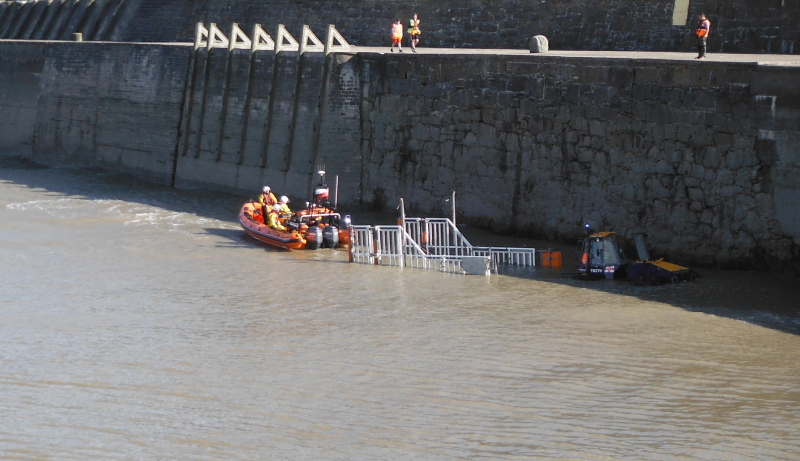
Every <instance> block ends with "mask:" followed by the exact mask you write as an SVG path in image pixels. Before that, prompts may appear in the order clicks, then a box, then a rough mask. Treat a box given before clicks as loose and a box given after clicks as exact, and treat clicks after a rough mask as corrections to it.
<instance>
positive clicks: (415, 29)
mask: <svg viewBox="0 0 800 461" xmlns="http://www.w3.org/2000/svg"><path fill="white" fill-rule="evenodd" d="M408 23H409V25H410V26H411V27H409V28H408V33H409V34H411V35H419V19H417V20H414V18H411V19H410V20H409V21H408Z"/></svg>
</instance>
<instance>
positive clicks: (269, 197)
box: [258, 192, 278, 206]
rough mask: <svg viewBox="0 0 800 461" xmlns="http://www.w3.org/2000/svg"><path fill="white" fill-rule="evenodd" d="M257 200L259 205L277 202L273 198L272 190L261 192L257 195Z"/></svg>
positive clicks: (270, 204) (269, 204)
mask: <svg viewBox="0 0 800 461" xmlns="http://www.w3.org/2000/svg"><path fill="white" fill-rule="evenodd" d="M258 201H259V202H260V203H261V205H266V206H272V205H275V204H276V203H278V200H277V199H276V198H275V194H273V193H272V192H262V193H261V195H260V196H259V197H258Z"/></svg>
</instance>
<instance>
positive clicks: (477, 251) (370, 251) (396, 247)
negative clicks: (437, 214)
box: [350, 218, 537, 273]
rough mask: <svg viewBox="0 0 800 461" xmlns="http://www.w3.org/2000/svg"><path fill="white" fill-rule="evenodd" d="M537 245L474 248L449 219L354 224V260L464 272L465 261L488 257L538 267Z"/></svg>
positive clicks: (494, 266)
mask: <svg viewBox="0 0 800 461" xmlns="http://www.w3.org/2000/svg"><path fill="white" fill-rule="evenodd" d="M536 254H537V251H536V250H535V249H534V248H514V247H474V246H472V245H471V244H470V243H469V241H468V240H467V239H466V237H464V234H462V233H461V231H459V230H458V228H457V227H456V226H455V225H454V224H453V222H452V221H451V220H450V219H447V218H405V219H404V220H403V225H402V226H399V225H398V226H368V225H353V226H350V262H354V263H358V264H373V265H381V266H400V267H414V268H418V269H429V270H438V271H440V272H447V273H464V270H463V266H462V260H463V258H464V257H468V256H478V257H486V258H489V259H490V261H491V267H492V270H493V271H494V272H495V273H497V267H498V266H499V265H501V264H507V265H518V266H528V267H535V266H536Z"/></svg>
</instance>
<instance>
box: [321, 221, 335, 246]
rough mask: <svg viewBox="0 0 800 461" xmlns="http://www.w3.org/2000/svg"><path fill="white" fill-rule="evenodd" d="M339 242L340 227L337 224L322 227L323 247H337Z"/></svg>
mask: <svg viewBox="0 0 800 461" xmlns="http://www.w3.org/2000/svg"><path fill="white" fill-rule="evenodd" d="M338 244H339V228H338V227H336V226H325V228H324V229H322V247H323V248H336V245H338Z"/></svg>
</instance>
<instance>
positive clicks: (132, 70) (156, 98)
mask: <svg viewBox="0 0 800 461" xmlns="http://www.w3.org/2000/svg"><path fill="white" fill-rule="evenodd" d="M2 56H3V58H2V59H3V60H5V61H7V62H5V63H4V64H7V65H3V66H2V73H1V74H2V77H0V88H1V89H0V91H2V92H3V93H4V97H3V98H2V101H4V103H3V104H2V105H0V117H1V118H2V120H3V126H4V130H3V136H2V137H1V138H2V141H0V148H3V150H4V151H12V152H16V153H20V154H23V155H26V156H28V157H30V158H32V159H33V160H36V161H39V162H42V163H55V164H69V165H100V166H108V167H109V168H112V169H114V170H117V171H123V172H130V173H133V174H136V175H139V176H143V177H147V178H150V179H152V180H155V181H157V182H161V183H170V181H171V175H172V163H171V161H170V158H171V157H172V153H173V152H174V150H175V140H176V134H177V128H178V126H177V125H178V123H177V122H178V120H179V119H180V112H181V102H182V98H183V80H184V78H185V75H186V66H187V63H188V59H187V58H188V54H187V53H186V50H185V49H184V47H181V46H165V47H158V46H145V45H131V44H128V45H99V44H87V43H79V44H78V43H62V44H54V43H31V42H27V43H25V42H17V43H4V44H3V52H2ZM6 96H7V97H6ZM9 128H12V129H9Z"/></svg>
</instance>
